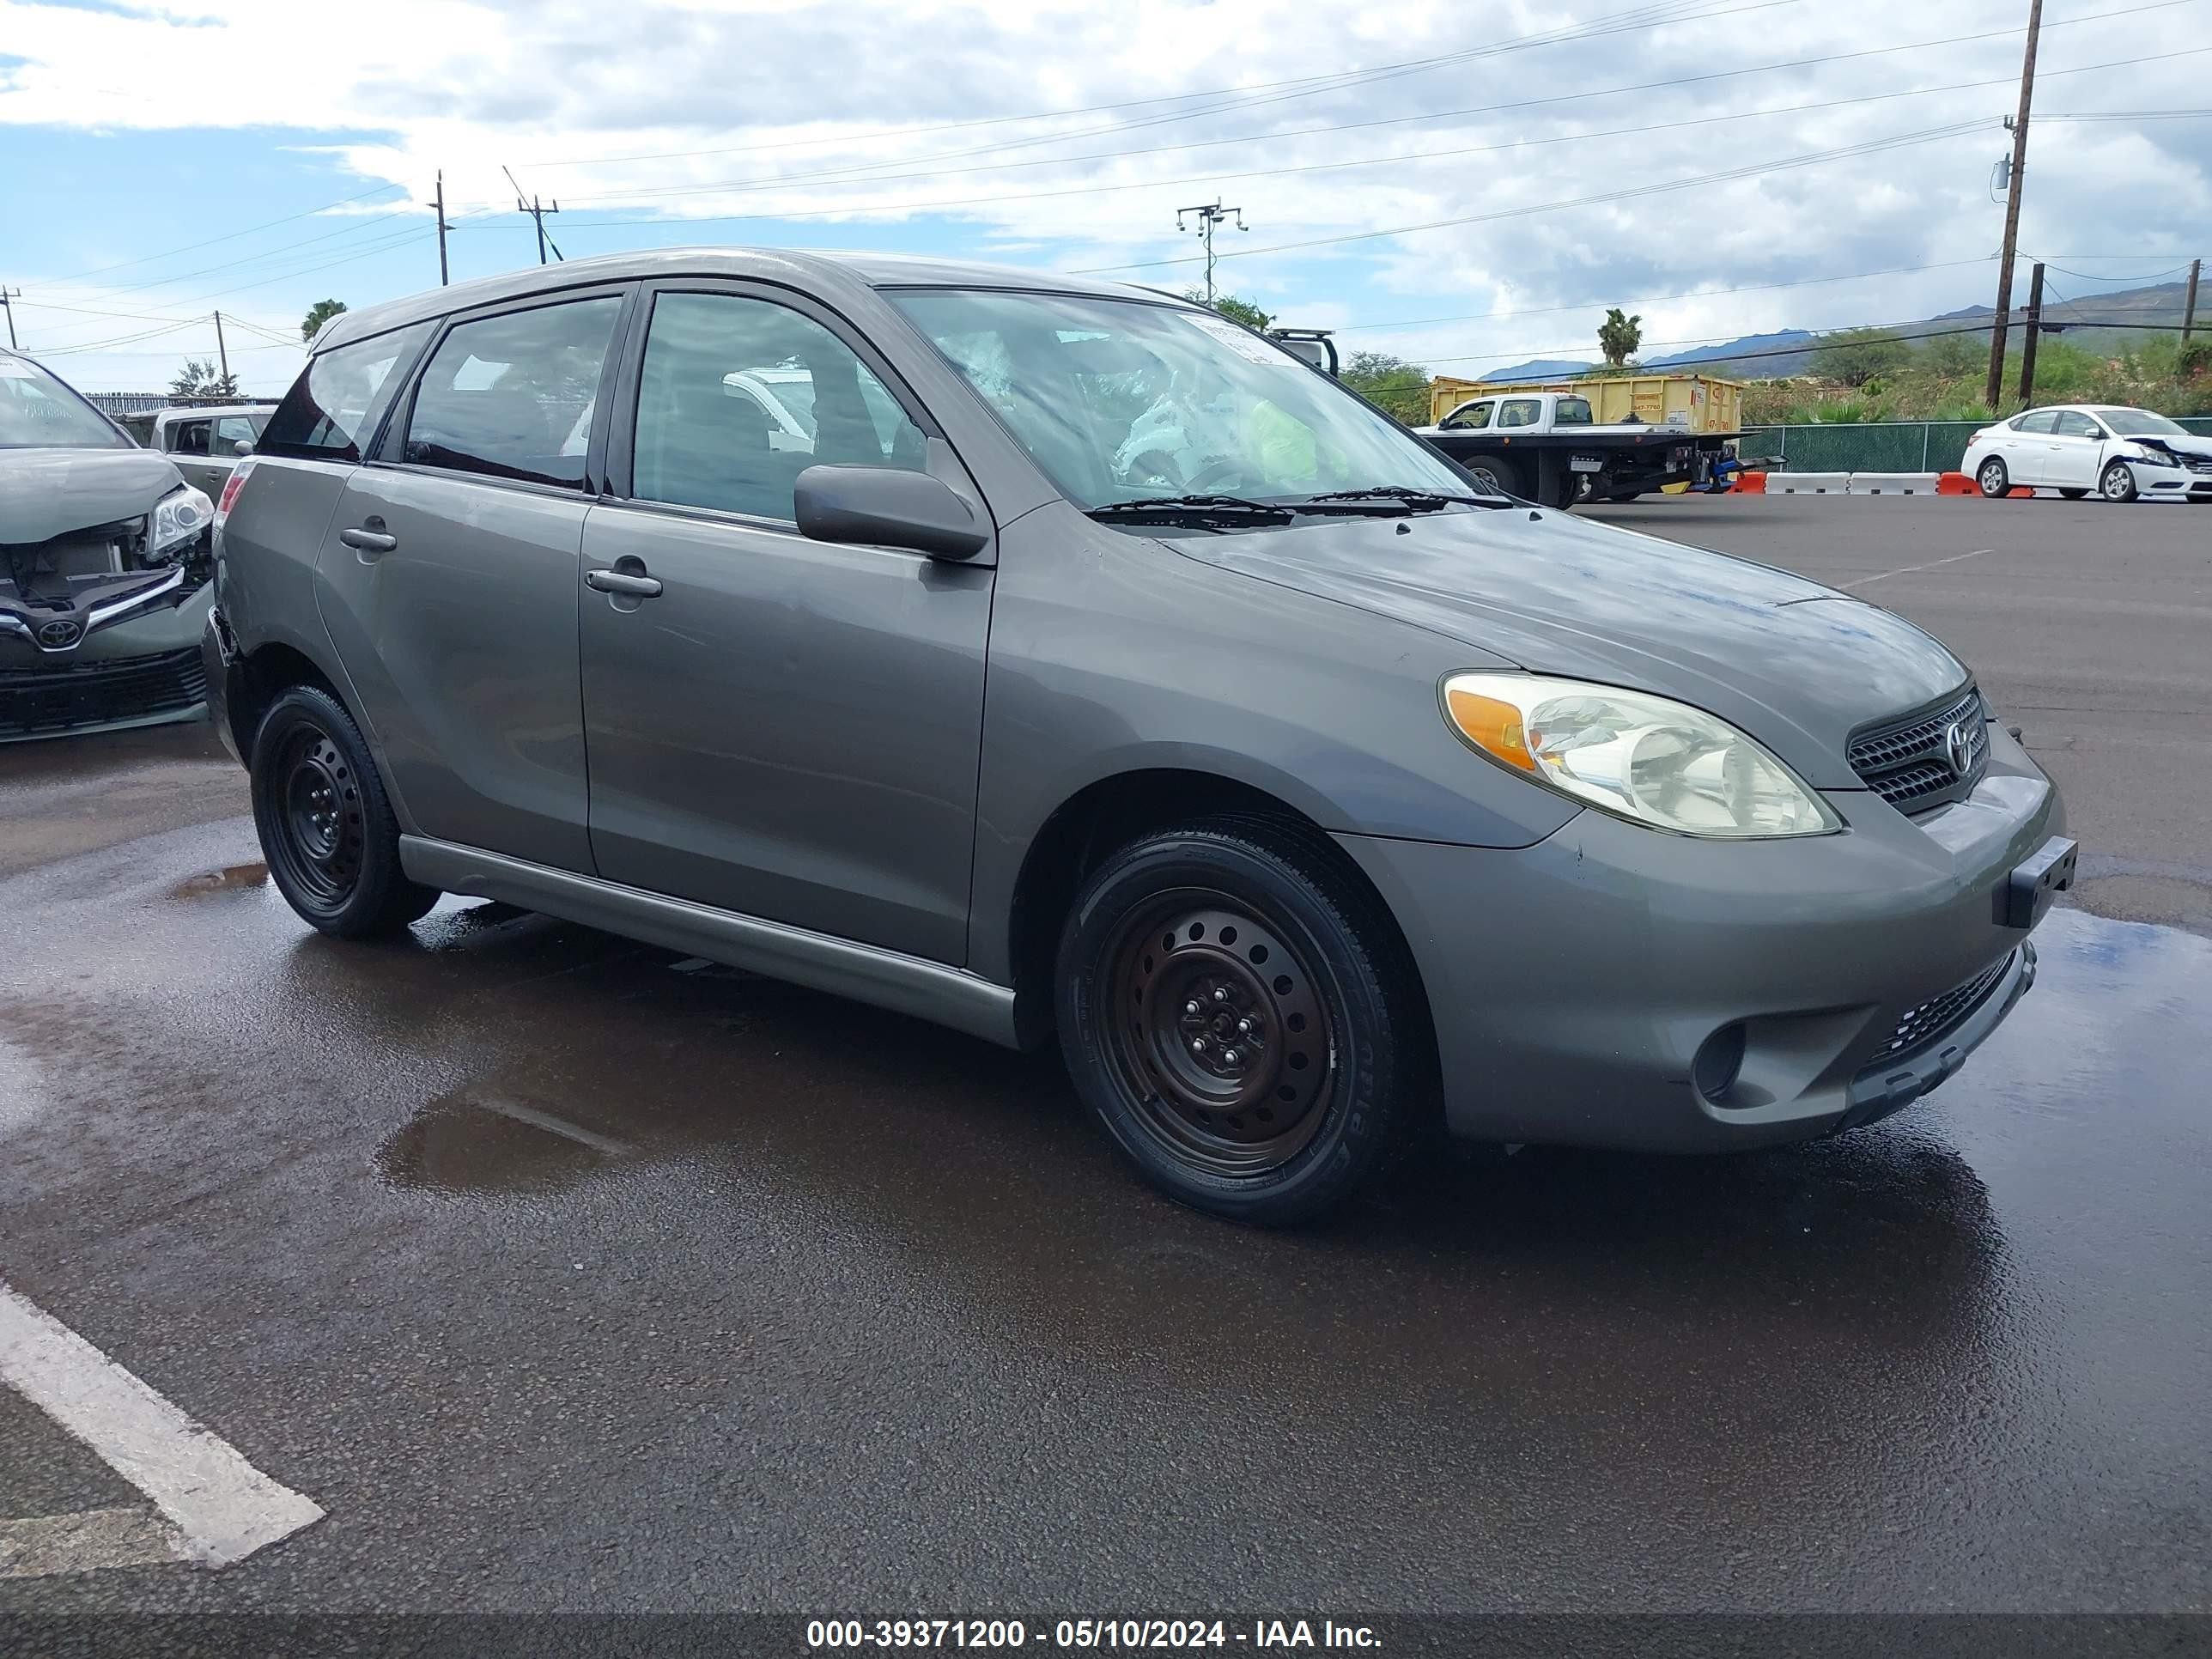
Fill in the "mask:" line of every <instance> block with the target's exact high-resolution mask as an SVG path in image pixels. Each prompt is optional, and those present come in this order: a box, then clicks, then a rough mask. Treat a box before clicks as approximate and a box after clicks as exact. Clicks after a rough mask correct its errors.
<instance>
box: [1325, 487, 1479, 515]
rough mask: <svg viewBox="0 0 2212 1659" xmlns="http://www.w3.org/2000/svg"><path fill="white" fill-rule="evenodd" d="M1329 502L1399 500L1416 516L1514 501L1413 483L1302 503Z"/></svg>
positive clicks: (1339, 492)
mask: <svg viewBox="0 0 2212 1659" xmlns="http://www.w3.org/2000/svg"><path fill="white" fill-rule="evenodd" d="M1326 501H1397V502H1402V503H1404V505H1405V506H1406V507H1407V508H1408V509H1410V510H1411V511H1413V512H1416V513H1421V512H1434V511H1435V510H1436V509H1437V507H1444V506H1447V505H1451V504H1457V505H1459V506H1462V507H1510V506H1512V505H1513V503H1512V501H1510V499H1509V498H1507V497H1506V496H1504V495H1449V494H1447V493H1446V492H1444V491H1443V490H1439V489H1415V488H1413V486H1412V485H1411V484H1371V485H1370V486H1369V487H1368V488H1366V489H1329V490H1324V491H1323V492H1322V494H1320V495H1309V496H1307V497H1306V499H1305V500H1304V501H1301V502H1299V503H1298V506H1299V507H1300V509H1301V510H1303V509H1304V508H1305V507H1310V506H1311V505H1313V504H1314V503H1316V502H1326Z"/></svg>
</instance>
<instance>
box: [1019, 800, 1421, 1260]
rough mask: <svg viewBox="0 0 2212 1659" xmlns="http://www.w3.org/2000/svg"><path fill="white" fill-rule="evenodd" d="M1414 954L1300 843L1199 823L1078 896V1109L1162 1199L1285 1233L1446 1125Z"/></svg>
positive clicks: (1072, 1048) (1065, 941)
mask: <svg viewBox="0 0 2212 1659" xmlns="http://www.w3.org/2000/svg"><path fill="white" fill-rule="evenodd" d="M1404 954H1405V953H1404V946H1403V945H1402V944H1401V943H1400V942H1399V940H1398V939H1397V935H1396V933H1395V928H1394V927H1392V925H1391V923H1390V921H1389V918H1388V916H1387V915H1383V913H1382V912H1381V909H1380V907H1379V906H1378V905H1377V904H1376V902H1375V900H1374V899H1373V897H1372V896H1371V895H1370V894H1368V893H1366V892H1365V891H1364V890H1363V889H1362V888H1361V887H1360V885H1359V884H1358V883H1357V882H1355V881H1354V880H1352V878H1349V877H1348V876H1347V875H1346V873H1345V872H1343V871H1341V870H1340V868H1338V867H1337V866H1335V864H1334V860H1333V859H1332V858H1331V857H1330V856H1329V854H1328V851H1327V850H1325V849H1324V848H1323V847H1322V845H1320V844H1316V842H1313V841H1312V840H1311V839H1310V838H1309V837H1308V836H1302V835H1299V834H1298V833H1297V832H1295V831H1293V830H1291V829H1287V828H1285V827H1283V826H1279V825H1276V824H1273V823H1266V822H1261V821H1256V820H1251V819H1244V818H1235V819H1223V820H1214V821H1208V822H1204V823H1194V824H1190V825H1188V826H1184V827H1182V828H1178V829H1170V830H1167V831H1164V832H1162V833H1160V834H1157V835H1153V836H1147V837H1146V838H1144V839H1143V840H1140V841H1138V842H1133V843H1132V844H1131V845H1129V846H1127V847H1126V848H1122V849H1121V851H1120V852H1118V853H1116V854H1114V855H1113V856H1112V857H1110V858H1109V859H1108V860H1106V861H1105V863H1104V864H1103V866H1101V867H1100V868H1099V869H1098V870H1097V872H1095V873H1094V874H1093V875H1092V877H1091V879H1090V880H1089V881H1088V882H1087V883H1086V884H1085V887H1084V890H1083V891H1082V893H1081V895H1080V896H1079V897H1078V899H1077V902H1076V904H1075V907H1074V908H1073V911H1072V912H1071V913H1070V915H1069V917H1068V920H1067V923H1066V928H1065V931H1064V933H1063V935H1062V938H1061V943H1060V960H1059V974H1058V987H1057V991H1058V1011H1059V1016H1060V1040H1061V1047H1062V1049H1063V1051H1064V1052H1065V1054H1066V1059H1067V1065H1068V1070H1069V1072H1070V1073H1071V1074H1072V1075H1073V1078H1074V1080H1075V1085H1076V1088H1077V1090H1078V1091H1079V1093H1080V1094H1081V1095H1082V1096H1083V1097H1084V1099H1085V1102H1086V1103H1088V1104H1089V1105H1090V1106H1091V1109H1093V1110H1095V1111H1096V1112H1097V1114H1098V1116H1099V1118H1100V1120H1101V1121H1103V1123H1104V1124H1105V1126H1106V1128H1107V1130H1108V1132H1109V1133H1110V1134H1111V1135H1112V1136H1113V1137H1114V1139H1115V1143H1116V1144H1117V1145H1119V1146H1120V1147H1121V1150H1122V1151H1123V1152H1125V1153H1126V1154H1127V1156H1128V1158H1130V1160H1131V1161H1132V1162H1133V1163H1134V1164H1136V1166H1137V1168H1138V1170H1139V1171H1140V1172H1141V1173H1142V1174H1143V1175H1144V1176H1146V1178H1147V1179H1148V1180H1150V1181H1151V1182H1152V1183H1153V1184H1154V1185H1156V1186H1158V1187H1159V1188H1161V1189H1162V1190H1163V1191H1164V1192H1166V1193H1167V1194H1170V1196H1172V1197H1174V1198H1176V1199H1179V1200H1182V1202H1184V1203H1186V1204H1189V1205H1193V1206H1196V1207H1197V1208H1199V1209H1202V1210H1208V1211H1211V1212H1213V1213H1214V1214H1217V1215H1222V1216H1227V1217H1230V1218H1234V1219H1237V1220H1240V1221H1248V1222H1254V1223H1259V1224H1261V1225H1286V1224H1289V1223H1292V1222H1297V1221H1303V1220H1305V1219H1308V1218H1312V1217H1314V1216H1317V1215H1319V1214H1321V1213H1322V1212H1325V1211H1327V1210H1329V1209H1331V1208H1333V1207H1334V1206H1337V1205H1339V1204H1340V1203H1342V1202H1343V1201H1345V1200H1346V1199H1347V1198H1349V1197H1351V1196H1352V1194H1354V1193H1356V1192H1357V1191H1358V1190H1359V1189H1360V1188H1363V1187H1364V1186H1366V1185H1367V1184H1369V1183H1370V1182H1373V1181H1374V1180H1375V1179H1376V1178H1377V1177H1378V1176H1381V1175H1382V1174H1383V1172H1384V1171H1385V1170H1388V1169H1389V1167H1390V1166H1391V1165H1392V1164H1394V1163H1395V1161H1396V1159H1397V1158H1398V1157H1399V1156H1400V1155H1401V1153H1402V1152H1403V1151H1404V1149H1405V1148H1406V1147H1407V1145H1408V1144H1410V1142H1411V1140H1412V1139H1413V1138H1414V1137H1415V1136H1416V1135H1417V1134H1418V1133H1419V1132H1420V1130H1421V1128H1422V1127H1423V1126H1424V1125H1425V1124H1428V1123H1431V1122H1433V1121H1434V1118H1435V1113H1434V1107H1433V1100H1434V1095H1433V1085H1432V1084H1431V1082H1430V1079H1431V1077H1432V1076H1433V1073H1434V1060H1433V1053H1434V1050H1433V1043H1432V1040H1431V1037H1430V1035H1429V1027H1428V1023H1427V1015H1426V1006H1425V1001H1424V1000H1423V998H1422V995H1421V993H1420V988H1419V982H1418V980H1417V979H1416V978H1415V976H1414V975H1413V970H1412V969H1411V968H1410V966H1409V965H1408V964H1407V963H1406V961H1405V960H1404Z"/></svg>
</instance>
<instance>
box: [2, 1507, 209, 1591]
mask: <svg viewBox="0 0 2212 1659" xmlns="http://www.w3.org/2000/svg"><path fill="white" fill-rule="evenodd" d="M190 1559H191V1553H190V1552H189V1551H188V1550H186V1549H185V1541H184V1540H183V1539H181V1538H179V1536H178V1535H177V1532H176V1528H173V1527H172V1526H170V1525H169V1524H168V1523H167V1522H164V1521H162V1520H161V1519H159V1518H158V1517H156V1516H155V1515H154V1514H153V1512H152V1511H151V1510H80V1511H78V1512H77V1513H76V1514H75V1515H42V1516H39V1517H38V1518H37V1519H36V1520H32V1521H0V1578H43V1577H46V1575H47V1574H48V1573H54V1572H97V1571H100V1569H101V1568H103V1567H150V1566H155V1565H160V1564H161V1563H162V1562H166V1561H189V1560H190Z"/></svg>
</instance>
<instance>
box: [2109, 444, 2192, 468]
mask: <svg viewBox="0 0 2212 1659" xmlns="http://www.w3.org/2000/svg"><path fill="white" fill-rule="evenodd" d="M2120 459H2122V460H2124V461H2132V462H2134V463H2135V465H2137V466H2170V467H2174V468H2177V469H2178V468H2179V466H2180V465H2181V461H2180V458H2179V457H2178V456H2173V455H2169V454H2167V453H2165V451H2163V450H2158V449H2131V450H2127V451H2125V452H2124V453H2122V454H2121V456H2120Z"/></svg>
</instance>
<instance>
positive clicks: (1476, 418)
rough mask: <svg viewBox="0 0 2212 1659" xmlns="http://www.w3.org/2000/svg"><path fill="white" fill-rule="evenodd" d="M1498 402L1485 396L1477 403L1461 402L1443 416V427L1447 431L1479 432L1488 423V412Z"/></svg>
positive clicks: (1495, 406)
mask: <svg viewBox="0 0 2212 1659" xmlns="http://www.w3.org/2000/svg"><path fill="white" fill-rule="evenodd" d="M1497 407H1498V404H1497V403H1496V401H1495V400H1494V399H1492V398H1484V399H1483V400H1482V401H1481V402H1480V403H1479V404H1461V405H1460V406H1459V407H1458V408H1457V409H1455V410H1452V412H1451V413H1450V414H1449V415H1447V416H1444V419H1443V424H1444V428H1445V430H1447V431H1449V432H1480V431H1481V430H1482V428H1485V427H1486V426H1488V425H1489V424H1490V412H1491V410H1494V409H1496V408H1497Z"/></svg>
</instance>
